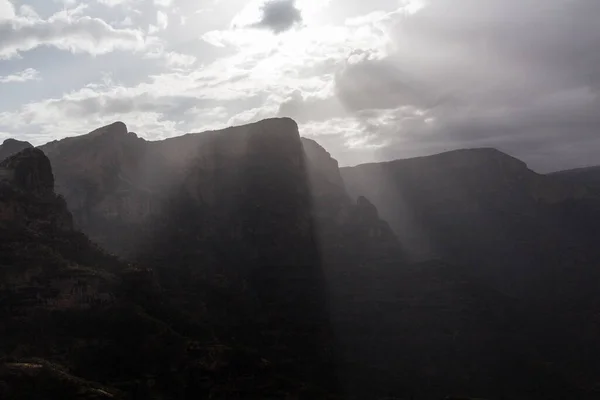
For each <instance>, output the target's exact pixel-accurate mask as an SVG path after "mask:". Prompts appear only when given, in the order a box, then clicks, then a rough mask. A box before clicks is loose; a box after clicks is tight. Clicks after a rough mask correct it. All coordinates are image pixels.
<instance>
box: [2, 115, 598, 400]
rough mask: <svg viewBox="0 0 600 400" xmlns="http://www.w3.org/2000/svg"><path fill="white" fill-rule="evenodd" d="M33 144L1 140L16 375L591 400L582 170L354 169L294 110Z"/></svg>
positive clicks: (95, 384)
mask: <svg viewBox="0 0 600 400" xmlns="http://www.w3.org/2000/svg"><path fill="white" fill-rule="evenodd" d="M7 142H8V145H7ZM30 147H31V146H30V145H28V144H26V143H16V142H13V141H6V142H5V144H4V145H2V147H0V150H1V151H2V152H3V153H2V154H10V156H8V158H6V159H5V160H4V161H2V163H1V164H0V194H1V197H0V232H1V234H2V238H3V241H2V243H1V244H0V250H1V251H0V257H1V258H0V260H1V262H0V266H1V268H2V269H1V272H2V278H3V279H2V281H1V283H0V284H1V286H0V288H1V293H0V305H1V306H2V307H1V309H2V313H3V314H2V315H3V317H4V319H3V320H4V321H5V322H4V323H3V324H4V325H3V329H2V330H0V337H1V338H2V346H1V347H0V351H1V353H0V356H1V357H2V359H1V361H2V363H3V364H2V367H0V381H2V382H4V384H2V385H0V393H2V394H4V393H7V394H8V395H10V396H15V394H16V393H29V392H25V390H26V388H27V390H31V392H30V393H31V395H30V396H38V397H39V396H40V395H41V394H39V393H42V392H44V393H46V395H47V396H49V398H57V399H58V398H61V399H62V398H70V397H68V396H80V397H77V398H122V399H138V398H140V399H141V398H144V399H146V398H149V399H159V398H161V399H185V398H189V399H192V398H194V399H196V398H244V399H245V398H332V399H333V398H335V399H365V398H369V399H370V398H373V399H378V398H385V397H386V396H388V397H389V396H392V398H414V399H432V400H433V399H441V398H444V397H446V396H465V395H466V396H471V397H477V398H489V399H495V398H498V399H503V398H506V399H513V398H514V399H520V398H523V399H525V398H527V399H563V398H570V399H587V398H590V399H592V398H595V397H596V396H597V395H598V393H597V383H598V382H597V376H598V374H597V373H598V372H599V371H600V362H598V361H596V360H600V357H597V356H600V346H598V345H597V344H596V340H595V338H596V337H597V333H600V332H599V329H600V326H598V324H597V323H596V319H595V315H597V313H598V312H600V297H598V295H597V294H596V282H597V281H598V279H599V278H600V276H599V275H600V274H599V273H598V272H597V267H598V265H600V252H599V251H598V250H597V247H596V246H595V244H596V243H597V239H598V238H599V237H600V236H599V234H600V232H599V228H598V227H597V226H596V224H595V223H594V222H595V221H596V218H597V217H599V216H600V207H599V205H600V202H599V199H598V196H597V195H596V193H595V191H594V190H593V188H592V186H593V185H592V184H588V183H584V182H581V179H571V178H570V173H566V176H560V177H558V176H556V175H562V174H551V175H540V174H537V173H535V172H533V171H531V170H529V169H528V168H527V166H526V165H525V164H524V163H523V162H521V161H519V160H518V159H516V158H513V157H510V156H508V155H506V154H503V153H501V152H499V151H497V150H494V149H472V150H460V151H455V152H450V153H444V154H440V155H437V156H431V157H423V158H418V159H408V160H398V161H393V162H390V163H380V164H369V165H361V166H357V167H353V168H341V169H340V168H339V166H338V162H337V161H336V160H335V159H334V158H332V157H331V155H330V154H329V153H328V152H327V151H326V150H325V149H324V148H323V147H321V146H320V145H319V144H318V143H317V142H315V141H313V140H310V139H306V138H301V136H300V132H299V129H298V126H297V124H296V123H295V122H294V121H293V120H291V119H288V118H278V119H269V120H264V121H260V122H257V123H254V124H249V125H243V126H238V127H231V128H227V129H224V130H220V131H209V132H204V133H194V134H188V135H184V136H180V137H175V138H171V139H167V140H162V141H147V140H144V139H142V138H140V137H138V136H137V135H136V134H135V133H132V132H129V131H128V129H127V127H126V125H125V124H124V123H122V122H116V123H113V124H111V125H108V126H105V127H102V128H99V129H96V130H94V131H92V132H91V133H89V134H86V135H82V136H77V137H71V138H67V139H63V140H60V141H54V142H50V143H47V144H45V145H43V146H40V147H39V148H37V149H33V148H30ZM5 152H6V153H5ZM559 178H560V179H559ZM587 179H588V178H587V177H586V180H587ZM590 181H592V180H590ZM88 237H89V239H88ZM94 243H97V244H94ZM111 254H114V255H111ZM116 365H118V367H115V366H116ZM50 387H51V388H54V389H52V390H53V391H51V390H50V389H47V388H50ZM36 390H39V392H36ZM2 391H4V392H2ZM61 395H62V396H63V397H60V396H61ZM52 396H55V397H52ZM86 396H87V397H86ZM94 396H95V397H94ZM7 398H10V397H7ZM32 398H33V397H32ZM73 398H75V397H73Z"/></svg>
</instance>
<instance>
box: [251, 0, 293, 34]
mask: <svg viewBox="0 0 600 400" xmlns="http://www.w3.org/2000/svg"><path fill="white" fill-rule="evenodd" d="M261 12H262V17H261V19H260V21H258V22H256V23H255V24H254V25H253V26H254V27H257V28H265V29H269V30H271V31H273V32H274V33H281V32H285V31H287V30H289V29H291V28H293V27H294V26H295V25H297V24H299V23H301V22H302V13H301V12H300V10H299V9H298V8H296V0H270V1H267V2H266V3H265V4H263V6H262V10H261Z"/></svg>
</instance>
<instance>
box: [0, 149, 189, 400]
mask: <svg viewBox="0 0 600 400" xmlns="http://www.w3.org/2000/svg"><path fill="white" fill-rule="evenodd" d="M0 171H2V175H0V319H1V320H2V324H1V326H0V382H1V383H0V394H1V395H3V396H4V397H2V398H17V397H19V396H26V397H28V396H29V397H39V396H42V397H47V398H52V399H58V398H61V399H63V398H65V399H69V398H73V399H75V398H86V399H87V398H89V399H92V398H94V399H95V398H121V397H120V396H118V393H120V391H119V390H113V389H110V388H107V387H106V386H104V385H99V384H95V383H93V381H103V382H107V381H111V382H127V381H130V380H133V379H135V378H136V377H139V375H138V374H142V375H143V374H144V373H153V372H154V373H155V371H157V370H158V369H160V368H166V369H169V368H172V367H173V364H171V361H172V360H174V359H175V358H177V357H180V355H181V354H182V353H178V352H177V351H175V350H173V349H171V348H170V350H169V354H167V355H166V357H167V358H164V357H165V355H164V354H163V355H160V356H157V355H156V354H158V353H156V351H157V349H156V347H155V345H153V343H156V342H157V340H159V337H162V339H164V340H166V341H167V342H168V343H172V344H177V343H180V345H181V346H182V349H183V348H184V345H183V340H182V339H181V338H180V337H179V336H177V335H176V334H174V333H173V332H172V331H170V329H169V328H168V327H167V326H166V325H165V324H164V323H161V322H160V321H157V320H156V319H153V318H151V317H150V316H149V315H148V314H146V311H145V310H144V309H143V308H141V306H140V304H139V303H137V304H136V303H134V302H133V299H132V298H131V295H130V294H128V293H124V292H123V285H124V284H125V282H130V280H129V279H127V276H126V275H125V274H124V273H125V271H128V270H132V269H133V270H135V268H131V267H129V266H127V265H125V264H123V263H121V262H119V261H118V260H117V259H116V258H114V257H112V256H109V255H108V254H106V253H105V252H104V251H102V250H101V249H100V248H98V247H97V246H95V245H94V244H92V243H91V242H90V241H89V240H88V239H87V237H85V235H83V234H82V233H80V232H78V231H77V230H75V229H74V228H73V223H72V217H71V214H70V212H69V211H68V209H67V204H66V202H65V201H64V199H62V198H61V197H60V196H58V195H56V194H55V193H54V188H53V172H52V169H51V166H50V162H49V160H48V158H47V157H46V156H45V155H44V153H43V152H42V151H41V150H39V149H32V148H28V149H25V150H23V151H21V152H19V153H17V154H14V155H12V156H11V157H9V158H7V159H6V160H4V161H2V162H1V163H0ZM139 292H141V291H139ZM154 297H155V298H157V299H159V298H160V297H159V296H157V295H156V293H155V294H154ZM176 312H177V311H176V310H170V314H171V315H176ZM128 324H132V326H136V328H135V329H134V330H132V329H131V327H128V326H127V325H128ZM167 342H164V343H163V344H165V343H167ZM163 344H161V346H163ZM124 352H127V353H129V355H128V356H126V358H124V359H122V360H118V358H119V357H123V354H125V353H124ZM147 352H150V353H151V354H152V355H148V354H146V353H147ZM48 360H50V361H51V362H49V361H48ZM91 360H93V361H91ZM178 360H179V361H180V360H181V359H178ZM54 363H59V364H62V365H63V366H64V367H60V368H59V367H55V366H54ZM115 365H120V368H116V369H115V368H114V366H115ZM143 365H146V367H143ZM61 368H64V369H61ZM132 371H135V374H136V375H132V373H133V372H132ZM76 376H80V377H85V379H84V378H79V377H76Z"/></svg>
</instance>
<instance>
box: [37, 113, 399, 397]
mask: <svg viewBox="0 0 600 400" xmlns="http://www.w3.org/2000/svg"><path fill="white" fill-rule="evenodd" d="M41 149H43V150H44V152H46V153H47V154H48V157H49V158H50V160H51V161H52V164H53V166H54V170H55V174H56V180H57V191H58V192H59V193H61V194H62V195H63V196H64V197H65V199H66V201H67V203H68V204H69V208H70V209H71V210H73V215H74V220H75V225H76V226H77V227H79V228H81V229H82V230H83V231H84V232H85V233H87V234H88V235H89V236H90V237H91V238H92V239H94V240H95V241H97V242H98V243H99V244H101V245H102V246H103V247H104V248H106V249H108V250H110V251H111V252H114V253H116V254H118V255H119V256H121V257H124V258H127V259H129V260H132V261H135V262H137V263H140V264H142V265H146V266H149V267H152V268H153V269H154V270H155V271H157V274H158V279H159V281H160V285H161V288H162V289H163V290H164V292H165V293H166V294H167V296H168V297H169V299H170V300H172V301H173V302H174V303H176V304H177V307H178V309H179V310H180V311H181V312H183V313H184V314H185V315H186V318H187V319H188V322H193V323H194V324H198V325H205V326H209V327H210V329H212V330H213V331H214V332H215V334H216V336H217V337H229V338H233V340H234V342H236V343H238V344H239V345H243V346H246V347H250V348H261V349H262V354H263V357H264V358H265V359H268V360H271V361H270V362H271V363H272V364H273V365H274V366H273V368H277V369H279V370H280V371H289V370H291V371H294V372H293V374H292V375H293V376H296V377H297V379H300V380H301V381H310V382H321V383H320V384H319V386H321V387H325V386H331V385H332V384H334V383H335V380H336V379H335V377H332V376H331V374H332V372H333V371H334V368H333V367H332V366H331V365H329V364H330V363H331V362H333V359H334V355H333V352H334V347H335V346H336V345H335V343H334V342H335V340H334V338H333V337H332V336H333V335H332V332H331V331H332V327H331V323H332V321H331V315H330V314H331V312H330V310H329V309H328V307H327V305H328V304H329V303H334V304H335V307H336V313H337V314H344V313H346V314H348V313H353V312H355V307H354V306H355V305H356V302H358V303H360V302H368V299H365V298H364V297H361V296H359V295H358V294H357V292H356V290H359V289H360V288H356V290H354V291H352V290H350V289H349V288H348V287H347V286H345V285H343V284H337V282H338V281H339V279H337V277H338V276H340V275H346V274H350V275H351V274H352V271H353V270H356V271H357V272H359V271H360V270H359V268H360V267H361V266H363V265H364V264H366V263H369V264H373V263H378V264H377V265H380V267H378V268H375V266H373V268H374V269H381V270H383V269H385V268H396V267H398V265H400V264H401V263H402V255H401V252H400V248H399V245H398V242H397V239H396V238H395V236H394V235H393V233H392V231H391V229H390V228H389V226H388V225H387V223H385V222H383V221H382V220H381V219H380V218H379V217H378V214H377V211H376V209H375V208H374V207H373V205H372V204H371V203H370V202H369V201H368V200H367V199H365V198H360V199H358V201H355V200H352V199H351V198H350V197H349V196H348V195H347V194H346V193H345V189H344V186H343V183H342V181H341V177H340V175H339V169H338V166H337V162H336V161H335V160H333V159H332V158H331V156H330V155H329V154H328V153H327V152H326V151H325V150H324V149H322V148H321V147H320V146H318V145H317V144H316V143H314V142H308V141H303V140H301V138H300V135H299V132H298V127H297V125H296V123H295V122H294V121H292V120H290V119H285V118H284V119H272V120H265V121H262V122H259V123H255V124H250V125H246V126H241V127H233V128H228V129H225V130H223V131H215V132H206V133H201V134H190V135H185V136H182V137H177V138H173V139H168V140H164V141H159V142H148V141H145V140H143V139H140V138H138V137H137V136H136V135H135V134H133V133H130V132H127V129H126V127H125V125H124V124H122V123H115V124H112V125H109V126H107V127H103V128H100V129H98V130H96V131H94V132H92V133H90V134H88V135H83V136H80V137H75V138H68V139H65V140H62V141H58V142H52V143H49V144H47V145H44V146H42V147H41ZM355 286H356V285H355ZM199 307H200V309H204V310H206V311H204V312H199ZM265 342H266V343H273V344H277V345H276V346H275V347H272V348H270V347H264V343H265ZM261 343H262V344H261ZM276 360H287V361H285V363H286V364H285V365H282V364H281V363H280V362H277V361H276ZM290 360H296V361H295V362H294V363H291V361H290ZM282 362H283V361H282ZM288 385H289V384H288Z"/></svg>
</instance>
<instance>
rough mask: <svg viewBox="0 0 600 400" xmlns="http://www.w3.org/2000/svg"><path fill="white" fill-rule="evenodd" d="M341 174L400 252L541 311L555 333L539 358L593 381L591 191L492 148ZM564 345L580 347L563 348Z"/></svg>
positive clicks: (599, 305) (597, 306) (597, 257)
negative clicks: (435, 262)
mask: <svg viewBox="0 0 600 400" xmlns="http://www.w3.org/2000/svg"><path fill="white" fill-rule="evenodd" d="M342 176H343V178H344V181H345V183H346V185H347V188H348V191H349V192H350V193H351V194H352V195H355V196H357V195H365V196H367V197H369V198H370V199H371V200H372V201H373V203H374V204H375V206H377V207H378V209H379V210H380V213H381V215H382V217H383V218H385V219H386V220H388V221H389V222H390V225H391V226H392V227H393V229H394V230H395V232H396V233H397V234H398V237H399V238H400V241H401V243H402V245H403V247H404V250H405V253H406V254H408V255H409V256H410V257H413V258H414V259H443V260H446V261H447V262H451V263H453V264H454V265H456V266H457V267H454V268H457V271H460V272H461V273H462V274H463V276H465V277H467V278H468V279H469V280H470V281H471V282H473V283H475V284H476V285H477V286H478V287H480V288H483V289H484V290H488V291H495V290H498V291H499V292H501V293H503V294H504V295H506V296H509V297H511V298H513V299H515V300H518V301H520V302H521V307H522V309H523V310H524V312H525V313H526V314H527V315H530V317H531V316H533V315H538V316H543V318H544V319H546V322H545V323H544V324H547V326H548V327H552V328H551V329H552V330H553V335H545V336H546V338H547V339H548V340H547V341H546V342H545V343H544V344H543V345H542V342H541V341H540V342H538V344H539V345H540V350H539V351H540V353H538V354H542V356H541V357H547V358H548V359H552V360H553V361H552V363H553V365H554V368H555V370H556V371H560V373H561V374H564V376H571V377H572V378H573V380H574V381H577V382H578V384H581V385H582V386H583V385H585V386H587V387H591V386H593V385H594V384H595V383H594V382H595V381H596V380H595V378H593V375H594V373H595V372H594V371H598V368H599V365H598V363H596V362H595V361H593V360H594V359H595V358H593V357H592V358H590V357H589V355H590V354H600V353H598V351H599V350H600V349H598V346H596V345H595V339H594V340H592V339H591V336H590V335H592V334H591V332H596V334H597V333H598V327H597V324H596V323H595V322H592V318H593V316H594V315H596V313H597V312H598V311H600V302H599V296H598V294H597V288H596V282H598V280H599V279H600V270H598V265H600V251H599V250H598V247H597V240H598V238H599V237H600V226H598V224H597V222H596V221H597V220H598V218H600V201H599V198H598V197H597V196H596V195H595V194H594V193H593V192H592V191H590V190H589V189H588V188H586V187H584V186H581V185H579V184H577V183H575V182H570V181H567V182H566V181H564V180H561V179H555V177H554V176H552V175H550V176H544V175H539V174H537V173H535V172H533V171H531V170H529V169H528V168H527V166H526V165H525V164H524V163H523V162H521V161H519V160H517V159H515V158H513V157H510V156H508V155H506V154H503V153H501V152H499V151H497V150H493V149H473V150H460V151H455V152H449V153H443V154H439V155H435V156H430V157H421V158H417V159H408V160H397V161H392V162H387V163H379V164H366V165H360V166H357V167H351V168H343V169H342ZM539 324H540V323H538V322H535V323H534V324H533V325H537V326H538V327H539V326H541V325H539ZM525 325H526V324H525ZM533 325H532V326H533ZM542 325H543V324H542ZM532 329H533V331H535V328H532ZM540 332H541V331H540ZM541 336H544V335H543V334H540V335H539V336H537V339H539V338H540V337H541ZM551 336H554V337H553V338H551ZM535 337H536V335H533V336H529V335H527V334H524V335H523V337H522V338H521V340H524V341H531V342H532V343H533V342H534V341H535V340H536V339H534V338H535ZM567 338H568V339H567ZM522 343H523V342H522ZM564 343H578V346H573V347H571V348H570V350H569V351H568V352H562V351H560V350H559V349H560V348H561V344H562V345H564ZM574 376H577V377H576V378H575V377H574ZM584 376H585V378H584Z"/></svg>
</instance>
